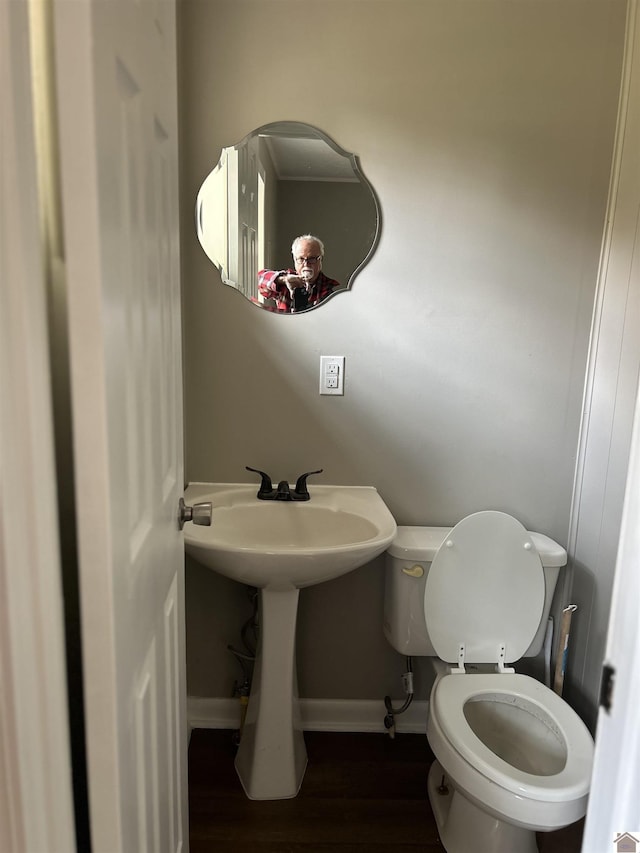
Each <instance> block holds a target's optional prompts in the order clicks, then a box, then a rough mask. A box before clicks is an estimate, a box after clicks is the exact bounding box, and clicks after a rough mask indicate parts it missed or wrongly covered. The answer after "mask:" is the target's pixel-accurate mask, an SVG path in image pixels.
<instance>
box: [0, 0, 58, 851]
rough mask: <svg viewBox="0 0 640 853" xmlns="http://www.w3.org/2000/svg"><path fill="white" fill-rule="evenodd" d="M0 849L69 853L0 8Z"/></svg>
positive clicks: (33, 197) (20, 13)
mask: <svg viewBox="0 0 640 853" xmlns="http://www.w3.org/2000/svg"><path fill="white" fill-rule="evenodd" d="M0 127H1V128H2V146H1V151H2V159H1V161H0V163H1V165H0V179H1V192H0V211H1V217H0V474H1V476H0V849H2V850H11V851H12V853H33V851H41V850H42V851H44V850H56V851H58V850H60V851H62V850H64V851H71V850H74V849H75V831H74V825H73V798H72V783H71V758H70V746H69V729H68V726H69V723H68V716H67V694H66V671H65V648H64V615H63V600H62V588H61V586H62V582H61V571H60V557H59V542H58V517H57V496H56V476H55V464H54V449H53V418H52V408H51V389H50V379H49V376H50V370H49V353H48V334H47V318H46V290H45V273H44V266H43V262H42V252H41V241H40V239H39V204H40V201H39V197H38V182H37V171H36V168H37V167H36V152H35V144H34V127H33V114H32V98H31V66H30V51H29V15H28V6H27V2H26V0H17V2H11V3H0Z"/></svg>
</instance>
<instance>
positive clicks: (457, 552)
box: [424, 511, 544, 663]
mask: <svg viewBox="0 0 640 853" xmlns="http://www.w3.org/2000/svg"><path fill="white" fill-rule="evenodd" d="M543 606H544V572H543V569H542V563H541V562H540V557H539V556H538V553H537V551H536V549H535V547H534V545H533V542H532V541H531V537H530V536H529V534H528V533H527V531H526V530H525V528H524V527H523V526H522V525H521V524H520V522H519V521H517V520H516V519H515V518H513V517H512V516H510V515H507V514H506V513H503V512H494V511H486V512H478V513H475V514H474V515H469V516H467V518H464V519H462V521H460V522H459V523H458V524H457V525H456V526H455V527H454V528H453V530H452V531H451V533H450V534H449V536H448V537H447V538H446V540H445V541H444V542H443V543H442V545H441V546H440V548H439V549H438V552H437V554H436V556H435V557H434V560H433V563H432V564H431V568H430V569H429V574H428V576H427V582H426V584H425V591H424V612H425V619H426V624H427V630H428V632H429V636H430V638H431V642H432V644H433V647H434V649H435V651H436V653H437V655H438V657H439V658H441V659H442V660H444V661H446V662H447V663H455V662H457V661H458V660H459V659H460V647H461V645H463V646H464V662H465V663H495V662H498V661H502V662H503V663H512V662H513V661H516V660H519V659H520V658H521V657H522V656H523V654H524V653H525V652H526V650H527V648H528V647H529V646H530V645H531V641H532V640H533V638H534V636H535V634H536V631H537V630H538V625H539V624H540V619H541V617H542V610H543ZM501 647H504V653H503V654H502V653H501V651H500V649H501Z"/></svg>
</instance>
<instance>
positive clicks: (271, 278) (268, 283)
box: [258, 269, 340, 314]
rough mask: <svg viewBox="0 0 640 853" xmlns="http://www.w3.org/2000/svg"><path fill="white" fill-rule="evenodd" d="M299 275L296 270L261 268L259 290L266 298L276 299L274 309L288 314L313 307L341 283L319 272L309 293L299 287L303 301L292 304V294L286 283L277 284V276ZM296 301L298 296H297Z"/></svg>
mask: <svg viewBox="0 0 640 853" xmlns="http://www.w3.org/2000/svg"><path fill="white" fill-rule="evenodd" d="M287 274H290V275H297V273H296V271H295V270H291V269H289V270H260V272H259V273H258V292H259V293H260V296H264V297H265V299H275V300H276V308H275V309H274V310H276V311H278V312H283V313H286V314H291V313H295V312H297V311H304V310H305V309H307V308H313V307H314V306H315V305H318V304H319V303H320V302H322V300H323V299H326V298H327V296H330V294H332V293H333V291H334V289H335V288H336V287H340V283H339V282H337V281H335V279H333V278H328V276H326V275H325V274H324V273H323V272H322V271H321V272H319V273H318V278H317V279H316V280H315V282H314V283H313V287H312V288H311V291H310V293H309V294H307V293H306V291H305V290H304V289H302V288H299V289H298V290H299V292H300V297H301V300H300V301H301V303H302V304H296V305H295V306H292V299H291V294H290V293H289V288H288V287H287V285H286V284H276V281H275V280H276V278H277V277H278V276H279V275H287ZM296 303H298V298H297V297H296Z"/></svg>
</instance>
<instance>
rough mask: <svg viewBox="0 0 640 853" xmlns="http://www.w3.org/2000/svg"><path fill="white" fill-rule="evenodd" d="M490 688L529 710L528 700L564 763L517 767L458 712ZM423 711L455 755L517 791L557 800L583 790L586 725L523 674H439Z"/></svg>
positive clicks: (588, 758)
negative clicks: (560, 746)
mask: <svg viewBox="0 0 640 853" xmlns="http://www.w3.org/2000/svg"><path fill="white" fill-rule="evenodd" d="M490 694H494V695H495V694H498V695H500V696H501V697H502V696H506V697H509V699H511V698H513V703H512V704H517V703H518V700H523V704H524V705H525V706H528V707H527V708H526V710H529V711H531V710H532V708H531V706H533V708H534V709H535V716H536V717H537V718H538V719H539V720H540V721H541V722H542V723H543V724H544V725H546V726H547V727H548V728H549V729H550V730H551V731H552V732H554V733H555V735H556V736H557V737H558V738H560V739H561V740H562V741H563V743H564V753H565V763H564V767H563V768H562V769H561V770H560V771H559V772H557V773H552V774H550V775H537V774H534V773H527V772H525V771H523V770H519V769H518V768H517V767H514V766H513V765H512V764H509V763H508V762H507V761H505V760H503V759H502V758H500V757H499V756H498V755H496V753H494V752H493V751H492V750H491V749H489V747H488V746H486V745H485V744H484V743H483V741H482V740H481V739H480V738H479V737H478V736H477V735H476V734H475V733H474V731H473V730H472V728H471V726H470V724H469V722H468V721H467V718H466V716H465V713H464V708H465V704H466V703H467V702H469V701H470V700H471V699H473V698H479V697H482V695H485V696H487V698H489V697H490ZM489 701H490V699H489ZM521 704H522V703H521ZM429 713H430V716H431V715H432V716H433V717H434V719H435V720H436V722H437V725H438V727H439V729H440V731H441V733H442V735H443V736H444V737H446V739H447V741H448V743H449V745H450V747H451V748H452V749H453V750H455V752H456V753H457V754H458V755H459V756H461V757H462V758H463V759H464V760H465V761H466V762H467V763H468V764H469V765H471V766H472V767H473V768H474V769H475V770H476V771H477V772H478V773H480V774H481V775H482V776H484V777H485V778H486V779H488V780H490V781H491V782H493V783H495V784H496V785H499V786H500V787H502V788H504V789H505V790H507V791H511V792H513V793H514V794H516V795H517V796H518V797H524V798H527V799H529V800H538V801H543V802H546V803H552V802H554V803H561V802H568V801H572V800H577V799H579V798H581V797H583V796H586V794H587V793H588V791H589V783H590V776H591V766H592V761H593V740H592V738H591V734H590V733H589V730H588V729H587V727H586V726H585V725H584V723H583V722H582V720H581V719H580V717H578V715H577V714H576V713H575V711H573V709H572V708H570V706H569V705H568V704H567V703H566V702H564V701H563V700H562V699H561V698H560V697H559V696H558V695H557V694H556V693H554V692H553V691H552V690H550V689H549V688H548V687H545V686H544V685H543V684H541V683H540V682H539V681H536V680H535V679H533V678H530V677H529V676H527V675H518V674H514V675H511V674H504V673H486V674H484V673H480V674H467V675H460V674H451V675H445V676H443V677H442V678H440V679H439V680H438V681H436V684H435V685H434V688H433V691H432V694H431V702H430V710H429Z"/></svg>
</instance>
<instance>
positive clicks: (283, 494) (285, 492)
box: [276, 480, 293, 501]
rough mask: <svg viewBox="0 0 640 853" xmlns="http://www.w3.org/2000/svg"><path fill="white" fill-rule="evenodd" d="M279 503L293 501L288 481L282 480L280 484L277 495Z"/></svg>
mask: <svg viewBox="0 0 640 853" xmlns="http://www.w3.org/2000/svg"><path fill="white" fill-rule="evenodd" d="M276 500H277V501H290V500H293V498H292V497H291V489H290V487H289V483H288V482H287V481H286V480H280V482H279V483H278V494H277V495H276Z"/></svg>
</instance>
